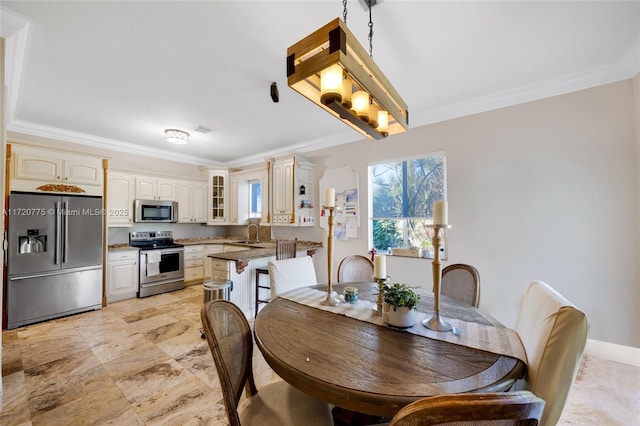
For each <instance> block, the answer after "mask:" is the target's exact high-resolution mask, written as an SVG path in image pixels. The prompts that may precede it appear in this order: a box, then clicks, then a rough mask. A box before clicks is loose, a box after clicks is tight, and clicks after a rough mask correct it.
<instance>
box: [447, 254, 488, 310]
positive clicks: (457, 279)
mask: <svg viewBox="0 0 640 426" xmlns="http://www.w3.org/2000/svg"><path fill="white" fill-rule="evenodd" d="M440 294H442V295H445V296H447V297H451V298H452V299H454V300H456V301H458V302H460V303H464V304H465V305H470V306H473V307H476V308H477V307H478V304H479V303H480V274H479V273H478V270H477V269H476V268H474V267H473V266H471V265H466V264H464V263H454V264H453V265H449V266H447V267H445V268H444V269H443V270H442V281H441V284H440Z"/></svg>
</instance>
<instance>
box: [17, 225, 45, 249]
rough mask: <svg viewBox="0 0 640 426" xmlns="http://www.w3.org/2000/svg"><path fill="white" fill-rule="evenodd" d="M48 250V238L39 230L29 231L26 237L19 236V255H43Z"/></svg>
mask: <svg viewBox="0 0 640 426" xmlns="http://www.w3.org/2000/svg"><path fill="white" fill-rule="evenodd" d="M46 250H47V236H46V235H40V230H39V229H28V230H27V233H26V235H18V254H31V253H41V252H44V251H46Z"/></svg>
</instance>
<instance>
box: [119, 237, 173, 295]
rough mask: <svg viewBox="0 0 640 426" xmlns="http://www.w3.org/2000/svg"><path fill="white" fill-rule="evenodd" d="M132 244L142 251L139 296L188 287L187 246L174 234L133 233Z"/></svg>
mask: <svg viewBox="0 0 640 426" xmlns="http://www.w3.org/2000/svg"><path fill="white" fill-rule="evenodd" d="M129 245H130V246H132V247H138V248H140V262H139V264H140V290H139V291H138V297H147V296H153V295H154V294H160V293H166V292H168V291H174V290H180V289H182V288H184V246H183V245H182V244H176V243H174V242H173V235H172V233H171V231H157V232H130V233H129Z"/></svg>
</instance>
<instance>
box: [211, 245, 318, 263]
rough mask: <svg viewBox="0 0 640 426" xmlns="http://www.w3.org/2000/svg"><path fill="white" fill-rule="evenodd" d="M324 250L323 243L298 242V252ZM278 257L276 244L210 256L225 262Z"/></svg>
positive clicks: (255, 246)
mask: <svg viewBox="0 0 640 426" xmlns="http://www.w3.org/2000/svg"><path fill="white" fill-rule="evenodd" d="M318 248H322V243H321V242H318V241H300V240H298V245H297V249H298V250H313V249H318ZM275 255H276V243H275V242H272V243H256V244H255V245H253V244H252V246H251V247H248V248H247V250H238V251H229V252H226V253H213V254H210V255H208V256H209V257H213V258H216V259H223V260H247V259H254V258H256V257H268V256H275Z"/></svg>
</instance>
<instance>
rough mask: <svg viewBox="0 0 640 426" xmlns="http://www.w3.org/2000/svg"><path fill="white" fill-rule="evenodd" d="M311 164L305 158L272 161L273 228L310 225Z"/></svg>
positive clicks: (311, 209) (286, 158)
mask: <svg viewBox="0 0 640 426" xmlns="http://www.w3.org/2000/svg"><path fill="white" fill-rule="evenodd" d="M312 177H313V164H311V163H309V162H308V161H307V160H306V159H305V158H304V157H300V156H287V157H281V158H276V159H275V160H274V161H273V207H272V212H273V215H272V219H271V223H272V225H274V226H279V225H289V226H313V225H314V207H313V180H312Z"/></svg>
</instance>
